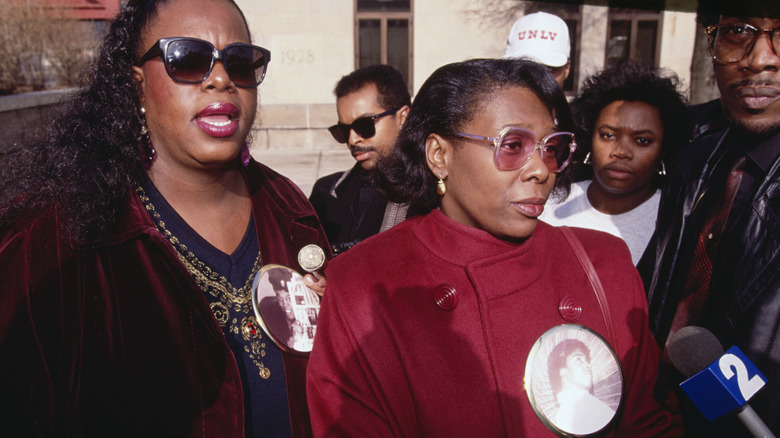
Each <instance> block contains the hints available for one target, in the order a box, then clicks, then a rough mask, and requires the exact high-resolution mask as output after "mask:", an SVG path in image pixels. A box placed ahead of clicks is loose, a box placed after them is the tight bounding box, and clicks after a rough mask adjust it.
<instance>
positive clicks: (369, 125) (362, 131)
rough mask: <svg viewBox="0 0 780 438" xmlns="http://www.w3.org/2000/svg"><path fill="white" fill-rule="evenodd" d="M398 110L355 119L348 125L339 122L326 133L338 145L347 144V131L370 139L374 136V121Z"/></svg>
mask: <svg viewBox="0 0 780 438" xmlns="http://www.w3.org/2000/svg"><path fill="white" fill-rule="evenodd" d="M399 109H400V108H398V109H394V110H390V111H385V112H383V113H380V114H377V115H375V116H366V117H360V118H358V119H355V121H354V122H352V123H351V124H349V125H345V124H343V123H341V122H339V123H336V124H335V125H333V126H331V127H330V128H328V131H330V133H331V135H333V138H335V139H336V141H337V142H339V143H346V142H347V140H348V139H349V131H355V134H357V135H359V136H361V137H362V138H364V139H365V138H371V137H373V136H374V135H375V134H376V126H374V121H375V120H376V119H378V118H380V117H384V116H389V115H390V114H395V113H396V112H398V110H399Z"/></svg>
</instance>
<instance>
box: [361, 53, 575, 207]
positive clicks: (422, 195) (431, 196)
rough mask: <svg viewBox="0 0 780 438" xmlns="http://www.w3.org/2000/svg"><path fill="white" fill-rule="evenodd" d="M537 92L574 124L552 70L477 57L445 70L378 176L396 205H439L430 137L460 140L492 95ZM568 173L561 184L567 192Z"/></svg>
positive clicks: (423, 93) (425, 92)
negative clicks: (505, 91) (429, 162)
mask: <svg viewBox="0 0 780 438" xmlns="http://www.w3.org/2000/svg"><path fill="white" fill-rule="evenodd" d="M508 87H522V88H526V89H528V90H530V91H531V92H533V93H534V94H535V95H536V96H537V97H538V98H539V100H541V101H542V103H543V104H544V105H545V106H546V107H547V108H548V109H549V110H550V113H551V114H552V115H554V117H555V119H556V120H557V126H558V128H559V129H560V130H562V131H571V130H572V129H573V123H572V120H571V114H570V112H569V106H568V103H567V102H566V97H565V96H564V94H563V92H562V91H561V89H560V87H559V86H558V83H557V82H556V81H555V78H554V77H553V76H552V74H551V73H550V72H549V70H548V69H547V68H546V67H545V66H543V65H541V64H538V63H535V62H533V61H528V60H524V59H472V60H469V61H464V62H456V63H453V64H448V65H445V66H443V67H440V68H439V69H438V70H436V71H435V72H433V74H432V75H431V76H430V77H429V78H428V79H427V80H426V81H425V83H424V84H423V85H422V87H420V91H419V92H418V93H417V95H416V96H415V98H414V103H413V104H412V109H411V111H410V112H409V116H408V117H407V119H406V122H405V123H404V125H403V127H402V128H401V132H400V133H399V135H398V139H397V140H396V146H395V148H393V151H392V153H391V154H390V155H389V156H387V157H384V158H382V159H380V161H379V162H378V163H377V170H378V172H375V175H374V178H375V180H376V181H375V183H376V185H377V186H378V187H379V189H380V190H381V191H382V192H383V193H385V195H386V196H387V197H388V199H390V200H392V201H394V202H401V203H407V202H408V203H410V204H411V205H410V211H413V212H415V213H427V212H429V211H431V210H433V209H434V208H436V207H438V205H439V196H438V195H437V194H436V181H437V179H436V177H435V176H434V175H433V173H432V172H431V171H430V169H429V168H428V165H427V161H426V159H425V142H426V139H427V138H428V136H429V135H430V134H434V133H435V134H439V135H441V136H442V137H444V138H450V139H455V138H457V136H456V135H455V133H456V132H458V131H460V130H462V128H463V126H464V125H466V124H467V123H469V122H470V121H471V120H472V119H474V118H475V117H476V115H477V113H478V112H479V111H480V109H481V108H482V107H483V106H484V105H485V103H486V102H487V101H488V100H489V99H490V98H491V96H492V95H493V94H494V93H495V92H497V91H498V90H500V89H502V88H508ZM568 181H569V180H568V169H564V171H563V172H560V173H559V174H558V177H557V179H556V186H559V187H564V188H565V189H566V190H568Z"/></svg>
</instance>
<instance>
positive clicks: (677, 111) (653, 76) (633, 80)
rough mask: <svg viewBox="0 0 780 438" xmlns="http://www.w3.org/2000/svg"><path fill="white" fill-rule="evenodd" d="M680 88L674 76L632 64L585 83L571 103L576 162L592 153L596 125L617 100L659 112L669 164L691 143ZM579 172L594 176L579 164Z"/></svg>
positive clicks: (624, 65)
mask: <svg viewBox="0 0 780 438" xmlns="http://www.w3.org/2000/svg"><path fill="white" fill-rule="evenodd" d="M679 87H680V80H679V78H678V77H677V75H675V74H674V73H670V72H666V71H664V70H656V69H655V68H653V67H652V66H651V65H648V64H644V63H640V62H637V61H631V60H624V61H621V62H619V63H617V64H615V65H614V66H612V67H608V68H606V69H604V70H602V71H601V72H599V73H597V74H595V75H593V76H590V77H588V78H587V79H585V82H584V83H583V85H582V89H581V91H580V95H579V96H578V97H577V98H576V99H574V101H573V102H572V110H573V112H574V120H575V121H576V123H577V128H578V131H577V134H578V136H577V140H578V146H577V158H578V160H577V161H578V162H579V163H581V162H582V158H583V157H584V156H585V155H586V154H587V153H589V152H591V150H592V149H593V133H594V131H595V127H596V121H597V120H598V118H599V116H600V115H601V112H602V111H603V110H604V108H606V107H607V106H608V105H609V104H611V103H612V102H615V101H617V100H625V101H629V102H644V103H646V104H648V105H651V106H653V107H654V108H656V109H657V110H658V114H659V116H660V117H661V124H662V125H663V128H664V134H663V135H664V137H663V138H664V141H663V144H662V145H661V147H662V153H663V154H664V158H665V159H667V161H668V160H670V159H671V158H672V157H673V156H674V154H675V153H676V152H677V150H678V149H679V148H680V147H681V146H683V145H684V144H685V143H686V142H687V140H688V125H689V124H688V112H687V99H686V98H685V97H684V96H683V95H682V94H681V93H680V92H679V91H678V89H679ZM577 172H578V174H582V177H587V176H589V175H588V174H591V175H592V168H590V166H584V165H581V164H580V165H578V169H577Z"/></svg>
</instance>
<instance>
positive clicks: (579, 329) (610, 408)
mask: <svg viewBox="0 0 780 438" xmlns="http://www.w3.org/2000/svg"><path fill="white" fill-rule="evenodd" d="M525 389H526V393H527V394H528V399H529V401H530V402H531V406H532V407H533V410H534V412H535V413H536V416H537V417H539V419H540V420H541V421H542V423H544V425H545V426H547V428H548V429H550V430H551V431H553V432H554V433H556V434H557V435H559V436H564V437H582V436H589V435H593V434H596V433H599V432H601V431H603V430H604V429H606V428H607V427H609V426H610V425H611V424H612V422H613V421H614V419H615V417H616V415H615V413H616V412H617V411H618V409H619V408H620V403H621V400H622V397H623V372H622V371H621V369H620V362H619V361H618V357H617V355H616V354H615V352H614V351H613V350H612V347H610V345H609V344H608V343H607V341H605V340H604V338H602V337H601V336H599V334H598V333H596V332H594V331H593V330H591V329H589V328H587V327H585V326H582V325H579V324H563V325H559V326H556V327H553V328H551V329H550V330H548V331H547V332H545V333H544V334H543V335H542V336H540V337H539V339H537V340H536V343H534V346H533V348H531V353H530V354H529V355H528V361H527V362H526V365H525Z"/></svg>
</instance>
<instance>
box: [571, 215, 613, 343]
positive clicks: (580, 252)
mask: <svg viewBox="0 0 780 438" xmlns="http://www.w3.org/2000/svg"><path fill="white" fill-rule="evenodd" d="M558 229H559V230H561V233H563V237H565V238H566V241H568V242H569V246H571V249H572V250H573V251H574V254H575V255H576V256H577V259H578V260H579V261H580V265H582V269H583V270H584V271H585V273H586V274H587V275H588V280H590V284H591V286H593V291H594V292H595V293H596V299H597V300H598V302H599V307H601V315H602V316H604V324H606V326H607V336H608V337H609V339H608V340H609V343H610V345H612V348H616V345H615V329H614V328H613V327H612V314H610V312H609V303H607V296H606V294H605V293H604V287H603V286H602V285H601V280H599V275H598V274H597V273H596V268H594V267H593V263H591V261H590V259H589V258H588V254H587V253H586V252H585V248H583V247H582V243H580V240H579V239H578V238H577V236H576V235H575V234H574V232H573V231H572V230H571V229H570V228H569V227H558Z"/></svg>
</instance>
